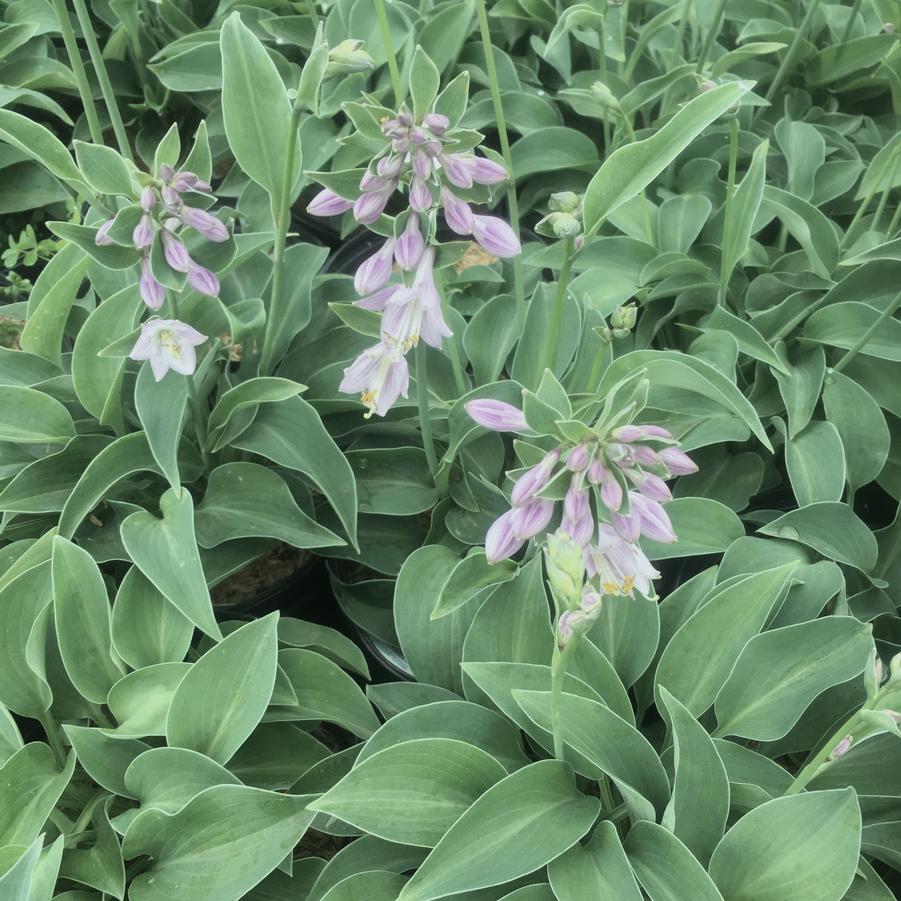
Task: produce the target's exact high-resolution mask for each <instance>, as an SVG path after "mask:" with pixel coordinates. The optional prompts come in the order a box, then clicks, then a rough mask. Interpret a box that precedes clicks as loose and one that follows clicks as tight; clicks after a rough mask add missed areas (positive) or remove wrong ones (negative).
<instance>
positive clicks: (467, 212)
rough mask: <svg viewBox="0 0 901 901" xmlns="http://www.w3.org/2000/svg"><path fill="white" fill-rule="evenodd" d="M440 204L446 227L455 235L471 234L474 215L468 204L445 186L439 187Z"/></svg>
mask: <svg viewBox="0 0 901 901" xmlns="http://www.w3.org/2000/svg"><path fill="white" fill-rule="evenodd" d="M441 204H442V206H443V207H444V219H445V221H446V222H447V226H448V228H449V229H450V230H451V231H452V232H454V234H457V235H471V234H472V229H473V226H474V225H475V216H474V215H473V212H472V209H471V208H470V206H469V204H468V203H466V201H464V200H461V199H460V198H459V197H457V195H456V194H454V193H453V191H449V190H448V189H447V188H442V189H441Z"/></svg>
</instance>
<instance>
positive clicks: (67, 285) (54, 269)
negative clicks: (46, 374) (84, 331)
mask: <svg viewBox="0 0 901 901" xmlns="http://www.w3.org/2000/svg"><path fill="white" fill-rule="evenodd" d="M90 262H91V258H90V257H89V256H86V255H85V253H84V252H83V251H82V250H81V249H80V248H78V247H76V246H75V245H73V244H66V245H64V246H63V247H62V248H61V249H60V251H59V252H58V253H57V254H56V255H55V256H54V257H53V259H52V260H51V261H50V262H49V263H48V264H47V266H46V267H45V269H44V271H43V272H42V273H41V274H40V275H39V276H38V279H37V281H36V282H35V285H34V289H33V290H32V292H31V296H30V298H29V304H28V318H27V320H26V322H25V328H24V329H23V330H22V334H21V335H20V336H19V345H20V346H21V348H22V350H25V351H27V352H28V353H31V354H35V355H36V356H39V357H43V358H44V359H45V360H49V361H50V362H51V363H53V364H54V365H56V366H60V367H61V366H62V354H61V349H62V346H63V335H64V333H65V330H66V322H67V321H68V319H69V313H70V312H71V310H72V306H73V305H74V303H75V301H76V299H77V297H78V289H79V288H80V287H81V283H82V280H83V279H84V276H85V272H86V271H87V268H88V266H89V265H90Z"/></svg>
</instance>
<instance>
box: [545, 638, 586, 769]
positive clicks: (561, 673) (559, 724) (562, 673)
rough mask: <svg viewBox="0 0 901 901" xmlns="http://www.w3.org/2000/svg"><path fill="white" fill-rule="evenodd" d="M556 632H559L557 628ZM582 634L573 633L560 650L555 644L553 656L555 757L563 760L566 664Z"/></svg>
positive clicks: (552, 703)
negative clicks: (563, 703) (563, 702)
mask: <svg viewBox="0 0 901 901" xmlns="http://www.w3.org/2000/svg"><path fill="white" fill-rule="evenodd" d="M554 634H555V635H556V634H557V630H556V628H555V630H554ZM580 638H581V635H578V634H576V635H573V636H572V637H571V638H570V639H569V641H568V642H567V643H566V644H565V645H564V646H563V650H562V651H561V650H560V646H559V645H557V644H555V645H554V656H553V657H552V658H551V732H552V733H553V736H554V757H556V758H557V760H563V759H564V757H563V753H564V742H563V710H562V703H561V702H562V700H563V680H564V678H565V677H566V666H567V664H568V663H569V658H570V657H572V654H573V650H574V649H575V647H576V645H577V644H578V642H579V639H580Z"/></svg>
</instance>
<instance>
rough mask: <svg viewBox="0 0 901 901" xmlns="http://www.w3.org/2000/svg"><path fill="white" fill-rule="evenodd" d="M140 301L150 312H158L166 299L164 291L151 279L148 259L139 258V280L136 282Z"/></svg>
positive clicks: (151, 274)
mask: <svg viewBox="0 0 901 901" xmlns="http://www.w3.org/2000/svg"><path fill="white" fill-rule="evenodd" d="M138 288H139V290H140V292H141V299H142V300H143V301H144V303H146V304H147V306H148V307H150V309H151V310H158V309H159V308H160V307H161V306H162V305H163V301H164V300H165V299H166V289H165V288H164V287H163V286H162V285H161V284H160V283H159V282H158V281H157V280H156V279H155V278H154V277H153V273H152V272H151V271H150V258H149V257H147V256H143V257H141V278H140V280H139V281H138Z"/></svg>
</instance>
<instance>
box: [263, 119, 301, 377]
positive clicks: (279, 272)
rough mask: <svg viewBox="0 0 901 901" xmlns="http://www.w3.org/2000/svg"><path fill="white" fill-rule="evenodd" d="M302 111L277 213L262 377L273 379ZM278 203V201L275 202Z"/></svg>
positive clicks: (295, 124)
mask: <svg viewBox="0 0 901 901" xmlns="http://www.w3.org/2000/svg"><path fill="white" fill-rule="evenodd" d="M301 112H302V110H301V107H300V105H299V104H296V103H295V104H294V106H293V107H292V109H291V126H290V129H289V131H288V145H287V147H286V148H285V167H284V171H283V173H282V190H281V195H280V197H279V198H278V208H277V209H276V210H274V212H275V240H274V242H273V246H272V286H271V288H270V291H269V312H268V315H267V316H266V328H265V332H264V334H263V355H262V359H261V360H260V373H261V374H262V375H271V374H272V370H273V369H274V368H275V362H276V361H275V359H274V357H275V340H276V337H277V335H278V332H279V329H281V328H284V321H283V320H284V318H285V311H284V310H283V309H282V307H283V306H284V303H285V289H284V279H285V249H286V245H287V242H288V226H289V225H290V224H291V199H292V194H293V192H294V158H295V157H296V156H297V140H298V138H297V130H298V128H299V126H300V116H301ZM273 200H275V198H273Z"/></svg>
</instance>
